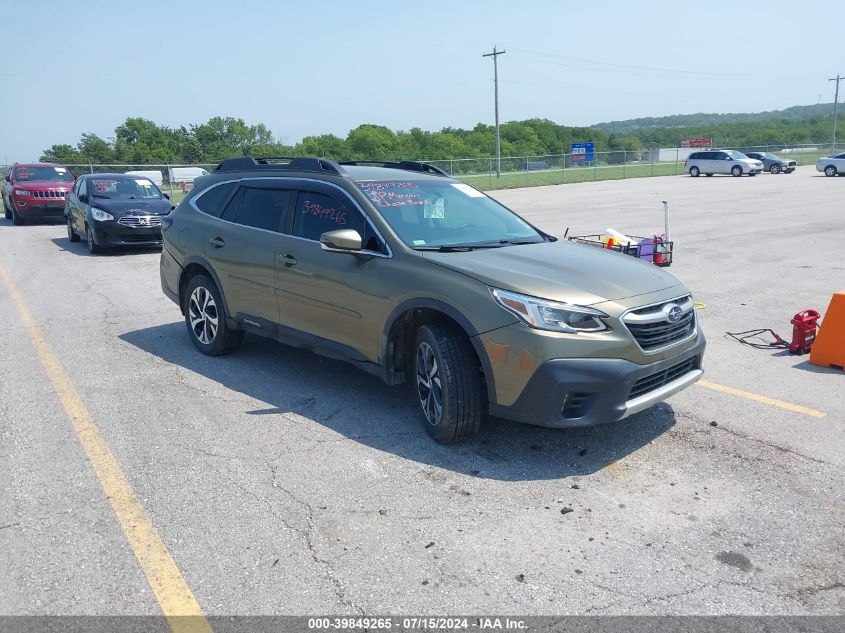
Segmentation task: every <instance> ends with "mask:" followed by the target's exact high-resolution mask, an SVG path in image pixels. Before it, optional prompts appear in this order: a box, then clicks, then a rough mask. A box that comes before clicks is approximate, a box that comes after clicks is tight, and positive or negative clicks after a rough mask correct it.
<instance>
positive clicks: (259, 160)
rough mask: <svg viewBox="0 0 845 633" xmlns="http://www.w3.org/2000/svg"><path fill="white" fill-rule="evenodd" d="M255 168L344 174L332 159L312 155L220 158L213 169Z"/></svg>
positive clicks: (236, 169)
mask: <svg viewBox="0 0 845 633" xmlns="http://www.w3.org/2000/svg"><path fill="white" fill-rule="evenodd" d="M274 161H278V162H274ZM256 169H274V170H286V171H318V172H323V171H327V172H329V173H332V174H335V175H337V176H345V175H346V171H345V170H344V169H343V167H341V166H340V165H339V164H337V163H336V162H334V161H333V160H329V159H328V158H315V157H313V156H259V157H253V156H239V157H237V158H227V159H225V160H221V161H220V163H219V164H218V165H217V167H216V168H215V169H214V171H222V172H227V171H253V170H256Z"/></svg>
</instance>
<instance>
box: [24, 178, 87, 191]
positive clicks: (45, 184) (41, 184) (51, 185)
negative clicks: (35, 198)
mask: <svg viewBox="0 0 845 633" xmlns="http://www.w3.org/2000/svg"><path fill="white" fill-rule="evenodd" d="M15 189H26V190H27V191H30V190H32V191H47V190H48V189H64V190H65V191H70V190H71V189H73V183H72V182H56V181H55V180H19V181H17V182H15Z"/></svg>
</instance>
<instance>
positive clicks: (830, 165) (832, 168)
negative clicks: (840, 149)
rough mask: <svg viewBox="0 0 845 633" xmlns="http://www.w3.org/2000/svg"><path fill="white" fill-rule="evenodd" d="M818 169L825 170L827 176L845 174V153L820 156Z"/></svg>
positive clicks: (817, 164)
mask: <svg viewBox="0 0 845 633" xmlns="http://www.w3.org/2000/svg"><path fill="white" fill-rule="evenodd" d="M816 171H823V172H824V175H825V176H836V175H841V174H845V154H837V155H836V156H825V157H823V158H820V159H819V162H817V163H816Z"/></svg>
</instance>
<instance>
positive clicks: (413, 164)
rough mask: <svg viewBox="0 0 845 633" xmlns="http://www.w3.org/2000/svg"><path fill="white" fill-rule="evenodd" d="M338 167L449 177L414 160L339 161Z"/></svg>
mask: <svg viewBox="0 0 845 633" xmlns="http://www.w3.org/2000/svg"><path fill="white" fill-rule="evenodd" d="M338 163H339V164H340V165H377V166H379V167H391V168H393V169H404V170H406V171H419V172H422V173H425V174H433V175H435V176H447V177H448V176H449V174H447V173H446V172H445V171H443V170H442V169H440V168H439V167H437V166H436V165H432V164H431V163H423V162H421V161H415V160H341V161H338Z"/></svg>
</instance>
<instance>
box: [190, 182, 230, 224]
mask: <svg viewBox="0 0 845 633" xmlns="http://www.w3.org/2000/svg"><path fill="white" fill-rule="evenodd" d="M237 186H238V183H236V182H226V183H223V184H222V185H216V186H212V187H209V188H208V189H206V190H205V191H204V192H202V193H201V194H200V195H198V196H197V197H196V199H195V200H194V205H195V206H196V207H197V209H199V210H200V211H202V212H203V213H207V214H208V215H213V216H215V217H220V214H221V213H222V212H223V206H224V205H225V204H226V202H227V201H228V200H229V196H231V195H232V192H233V191H234V190H235V187H237Z"/></svg>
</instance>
